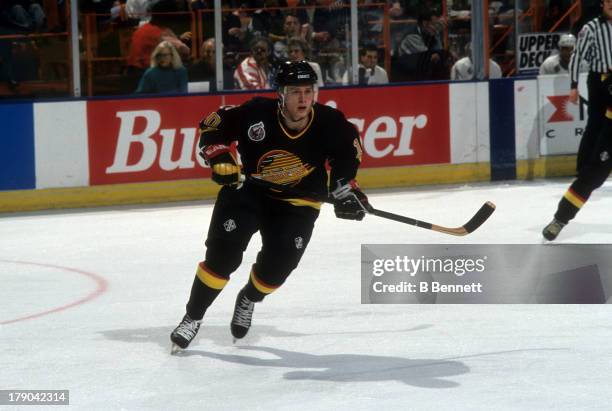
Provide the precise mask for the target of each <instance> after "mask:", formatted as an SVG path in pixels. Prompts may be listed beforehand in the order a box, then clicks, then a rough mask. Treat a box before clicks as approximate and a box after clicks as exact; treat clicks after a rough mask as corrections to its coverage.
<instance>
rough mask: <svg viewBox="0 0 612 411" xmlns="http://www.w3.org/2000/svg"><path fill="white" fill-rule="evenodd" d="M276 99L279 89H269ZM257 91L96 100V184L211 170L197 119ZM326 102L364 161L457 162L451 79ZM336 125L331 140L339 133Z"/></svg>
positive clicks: (339, 94) (333, 94)
mask: <svg viewBox="0 0 612 411" xmlns="http://www.w3.org/2000/svg"><path fill="white" fill-rule="evenodd" d="M264 95H266V96H269V97H273V96H274V94H272V93H266V94H264ZM251 97H253V94H230V95H225V96H221V95H211V96H188V97H166V98H150V99H130V100H127V99H126V100H104V101H90V102H88V105H87V127H88V136H89V164H90V184H91V185H100V184H117V183H133V182H146V181H164V180H180V179H189V178H203V177H208V176H210V170H209V169H208V168H207V167H206V166H205V165H204V162H203V161H202V159H201V158H199V156H198V155H197V125H198V122H199V120H200V119H201V118H203V117H204V116H206V115H207V114H208V113H210V112H211V111H214V110H216V109H217V108H219V107H220V106H221V105H235V104H240V103H242V102H244V101H246V100H248V99H249V98H251ZM319 102H321V103H323V104H327V105H330V106H333V107H336V108H338V109H340V110H342V112H344V114H345V115H346V117H347V118H348V119H349V121H351V122H352V123H353V124H355V126H356V127H357V129H358V130H359V133H360V135H361V138H362V141H363V145H364V158H363V165H362V167H385V166H401V165H420V164H440V163H448V162H450V131H449V107H448V85H446V84H440V85H423V86H413V87H397V88H395V87H384V88H360V89H335V90H322V91H321V92H320V94H319ZM332 134H333V130H330V138H333V135H332Z"/></svg>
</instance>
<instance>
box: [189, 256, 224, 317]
mask: <svg viewBox="0 0 612 411" xmlns="http://www.w3.org/2000/svg"><path fill="white" fill-rule="evenodd" d="M228 281H229V279H228V278H225V277H223V276H222V275H220V274H217V273H216V272H214V271H213V270H211V269H210V268H209V267H208V266H207V265H206V262H204V261H203V262H201V263H199V264H198V269H197V271H196V275H195V278H194V279H193V285H192V286H191V294H190V296H189V302H188V303H187V314H189V316H190V317H191V318H192V319H194V320H201V319H202V317H204V313H205V312H206V309H207V308H208V307H210V305H211V304H212V303H213V301H215V298H217V296H218V295H219V294H220V293H221V290H223V287H225V285H226V284H227V282H228Z"/></svg>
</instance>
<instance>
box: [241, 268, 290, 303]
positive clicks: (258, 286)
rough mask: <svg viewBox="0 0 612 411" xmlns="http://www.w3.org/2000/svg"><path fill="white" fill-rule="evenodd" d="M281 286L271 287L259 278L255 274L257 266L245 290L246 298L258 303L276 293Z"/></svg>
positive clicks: (252, 271)
mask: <svg viewBox="0 0 612 411" xmlns="http://www.w3.org/2000/svg"><path fill="white" fill-rule="evenodd" d="M280 286H281V284H278V285H271V284H268V283H266V282H265V281H263V280H262V279H261V278H260V277H259V276H257V273H256V272H255V265H253V268H252V269H251V274H250V276H249V282H248V283H247V285H246V286H245V288H244V290H245V295H246V297H247V298H248V299H249V300H251V301H252V302H254V303H256V302H260V301H262V300H263V299H264V298H265V297H266V296H267V295H269V294H271V293H273V292H274V291H276V290H277V289H278V288H279V287H280Z"/></svg>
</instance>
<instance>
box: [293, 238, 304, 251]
mask: <svg viewBox="0 0 612 411" xmlns="http://www.w3.org/2000/svg"><path fill="white" fill-rule="evenodd" d="M295 248H297V249H298V250H301V249H302V248H304V239H303V238H302V237H295Z"/></svg>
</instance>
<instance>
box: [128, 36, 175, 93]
mask: <svg viewBox="0 0 612 411" xmlns="http://www.w3.org/2000/svg"><path fill="white" fill-rule="evenodd" d="M150 64H151V66H150V67H149V68H148V69H147V70H146V71H145V72H144V74H143V75H142V78H141V79H140V83H139V84H138V89H137V90H136V93H186V92H187V70H186V69H185V67H183V63H182V61H181V57H180V56H179V54H178V52H177V50H176V48H175V47H174V45H173V44H172V43H171V42H169V41H162V42H161V43H159V44H158V45H157V47H155V50H153V53H151V63H150Z"/></svg>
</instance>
